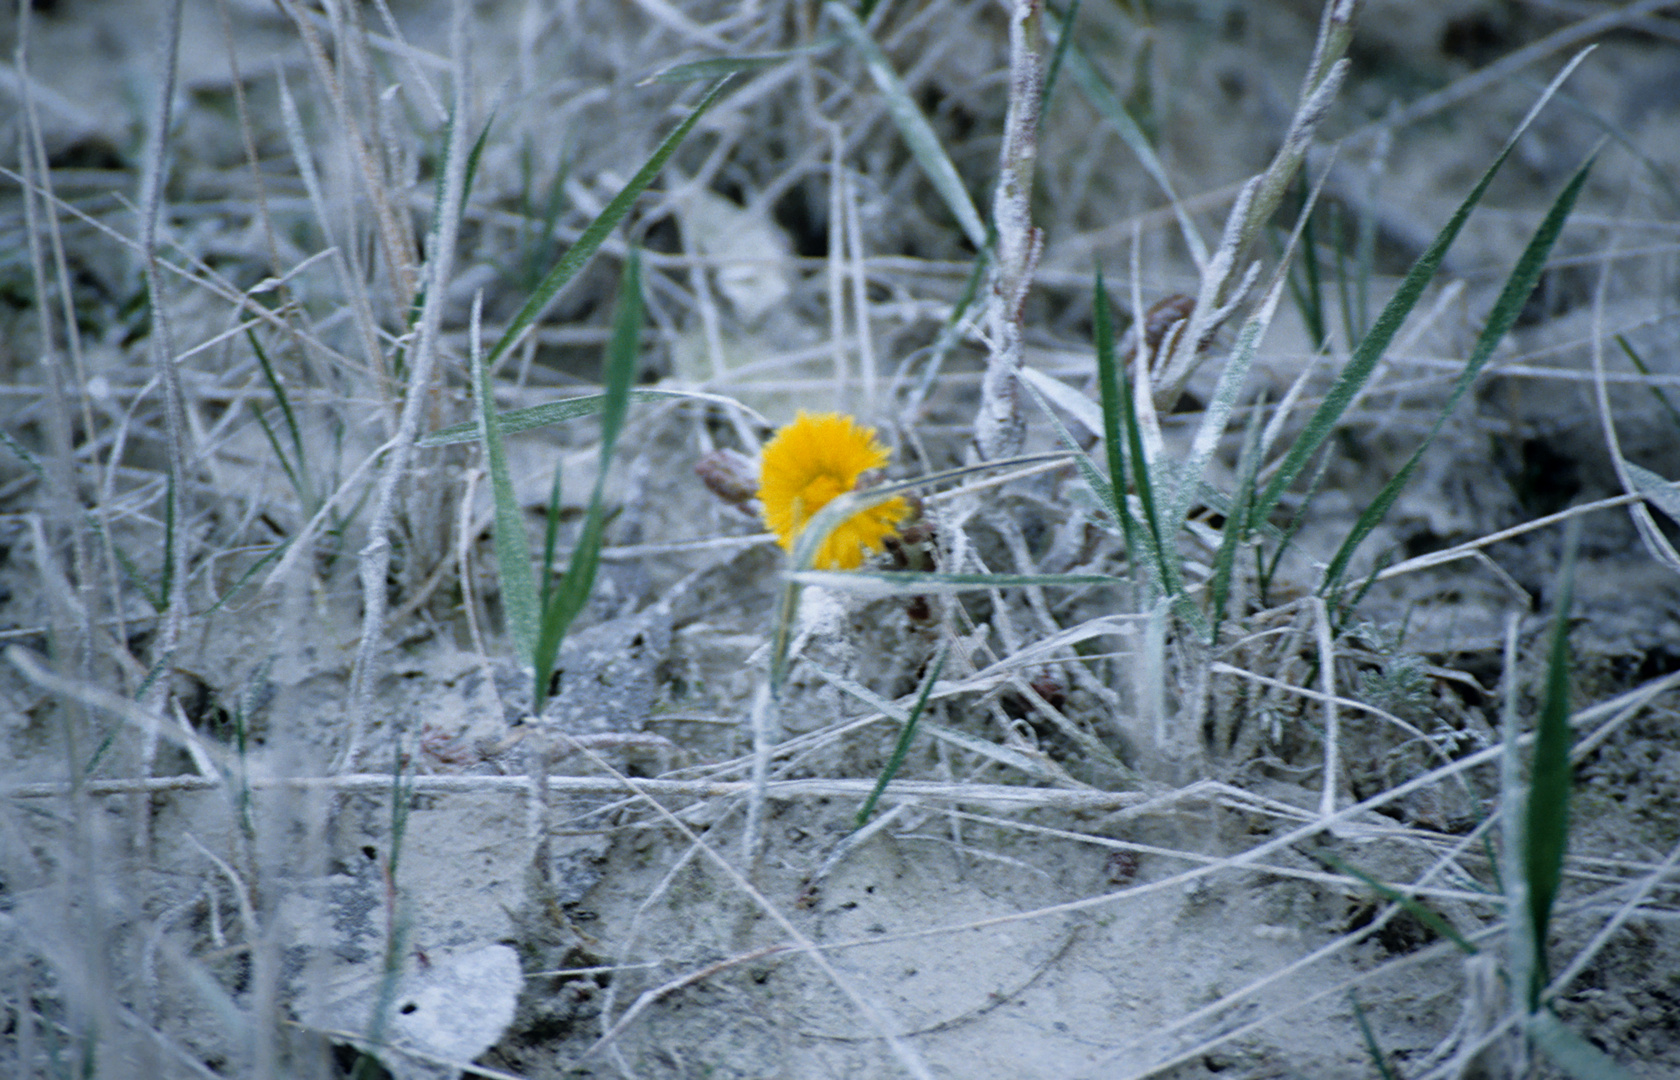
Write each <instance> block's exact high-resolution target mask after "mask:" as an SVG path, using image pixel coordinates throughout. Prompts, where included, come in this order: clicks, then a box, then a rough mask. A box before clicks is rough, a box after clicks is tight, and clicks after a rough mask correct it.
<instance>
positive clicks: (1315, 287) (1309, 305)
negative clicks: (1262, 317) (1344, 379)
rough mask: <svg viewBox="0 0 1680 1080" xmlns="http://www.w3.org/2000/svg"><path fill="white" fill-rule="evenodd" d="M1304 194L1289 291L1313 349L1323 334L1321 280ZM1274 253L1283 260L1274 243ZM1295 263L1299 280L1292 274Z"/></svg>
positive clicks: (1310, 219)
mask: <svg viewBox="0 0 1680 1080" xmlns="http://www.w3.org/2000/svg"><path fill="white" fill-rule="evenodd" d="M1306 207H1307V204H1306V197H1305V195H1304V194H1303V195H1302V198H1301V200H1300V204H1299V205H1298V206H1297V208H1296V211H1297V213H1298V214H1299V215H1300V230H1301V257H1300V259H1299V260H1298V261H1297V262H1296V263H1294V264H1293V265H1291V267H1290V274H1289V295H1290V298H1291V299H1292V300H1294V301H1295V308H1296V310H1297V311H1299V312H1300V313H1301V322H1302V323H1303V324H1304V325H1305V326H1306V328H1307V334H1308V336H1310V337H1311V338H1312V344H1313V351H1314V352H1318V351H1319V350H1321V349H1323V348H1324V340H1325V337H1326V336H1327V329H1326V320H1325V318H1324V284H1323V281H1322V276H1321V273H1320V269H1319V265H1318V246H1317V240H1316V235H1315V234H1316V230H1315V229H1314V228H1313V215H1312V214H1310V213H1308V212H1307V209H1306ZM1273 249H1274V254H1275V255H1277V256H1278V257H1279V258H1278V261H1279V262H1280V263H1281V262H1282V261H1283V259H1282V255H1283V251H1282V249H1281V247H1280V246H1278V245H1276V244H1275V243H1274V245H1273ZM1296 267H1299V274H1300V278H1304V279H1305V280H1300V279H1298V278H1297V276H1296Z"/></svg>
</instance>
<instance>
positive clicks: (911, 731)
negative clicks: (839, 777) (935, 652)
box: [857, 644, 951, 829]
mask: <svg viewBox="0 0 1680 1080" xmlns="http://www.w3.org/2000/svg"><path fill="white" fill-rule="evenodd" d="M950 653H951V647H950V645H949V644H947V645H946V646H945V647H944V648H942V649H940V650H939V656H938V657H937V658H936V659H935V660H934V662H933V667H932V668H931V669H930V670H929V671H928V674H927V680H926V681H925V682H923V683H922V692H921V693H919V694H917V695H916V704H915V705H913V706H911V707H910V715H909V716H908V717H906V718H905V721H904V728H903V730H901V731H900V732H899V733H898V742H897V744H896V745H894V746H893V752H892V757H890V758H888V759H887V767H886V768H884V769H882V770H881V777H880V779H878V780H876V781H875V790H874V791H871V792H870V793H869V798H867V799H865V800H864V802H863V807H862V808H861V809H859V810H858V813H857V828H859V829H861V828H863V827H864V826H865V825H867V824H869V815H870V814H873V813H874V812H875V804H876V803H877V802H880V801H881V792H883V791H885V790H887V785H888V784H890V783H892V778H893V777H894V776H896V775H898V770H899V767H900V766H902V765H903V764H904V759H905V757H906V756H907V755H908V754H909V753H910V743H911V742H912V741H914V739H915V738H916V724H917V723H918V722H919V721H920V720H921V719H922V713H923V712H925V711H926V710H927V703H928V694H930V693H932V692H933V684H934V683H936V682H938V681H939V673H940V672H941V671H944V670H945V658H946V657H947V656H949V655H950Z"/></svg>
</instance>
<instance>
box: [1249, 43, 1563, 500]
mask: <svg viewBox="0 0 1680 1080" xmlns="http://www.w3.org/2000/svg"><path fill="white" fill-rule="evenodd" d="M1586 55H1587V54H1586V52H1585V51H1583V52H1580V53H1577V54H1576V55H1575V57H1574V59H1572V60H1571V61H1570V62H1569V63H1568V64H1567V65H1565V67H1564V69H1563V70H1562V71H1561V72H1559V73H1558V75H1557V76H1556V78H1554V79H1553V80H1552V82H1551V83H1550V84H1549V85H1548V86H1547V88H1546V90H1545V91H1544V92H1543V93H1542V94H1541V95H1540V100H1539V101H1538V102H1536V103H1535V105H1534V107H1533V108H1532V109H1530V110H1529V113H1528V115H1527V116H1526V117H1524V118H1523V121H1522V123H1520V124H1518V125H1517V130H1516V131H1515V132H1513V133H1512V135H1511V137H1510V138H1509V139H1507V140H1506V142H1505V145H1504V146H1503V147H1502V148H1501V149H1500V151H1499V154H1498V156H1497V157H1495V158H1494V160H1493V164H1492V165H1489V166H1488V169H1487V171H1486V172H1484V173H1483V174H1482V177H1481V179H1480V180H1478V181H1477V182H1476V186H1475V187H1474V188H1473V189H1471V191H1470V194H1469V195H1468V196H1466V197H1465V199H1464V201H1463V202H1461V203H1460V204H1459V205H1458V208H1457V209H1456V210H1454V211H1453V215H1452V217H1451V218H1450V219H1449V220H1448V221H1447V224H1446V225H1445V226H1444V227H1443V228H1442V229H1441V231H1440V232H1439V233H1437V234H1436V235H1435V239H1434V240H1432V241H1431V242H1430V244H1429V247H1428V248H1427V249H1425V250H1424V253H1423V254H1422V255H1420V256H1418V259H1417V261H1416V262H1414V263H1413V264H1412V268H1411V269H1410V270H1409V271H1407V273H1406V276H1405V278H1404V279H1402V281H1401V282H1400V287H1399V288H1398V289H1396V290H1395V293H1394V295H1393V296H1392V297H1391V298H1390V299H1389V301H1388V303H1387V304H1386V305H1385V306H1384V307H1383V310H1382V313H1381V314H1379V315H1378V316H1377V321H1376V323H1375V324H1373V325H1372V327H1371V332H1370V333H1368V334H1366V335H1365V337H1364V338H1363V339H1362V340H1361V341H1360V342H1359V345H1358V347H1357V348H1355V349H1354V350H1353V355H1352V356H1350V357H1349V358H1348V362H1347V366H1346V367H1344V368H1343V369H1342V373H1341V374H1340V375H1339V376H1337V378H1336V381H1335V382H1334V383H1333V384H1331V387H1330V390H1329V392H1328V393H1326V394H1325V395H1324V400H1323V401H1322V402H1321V403H1320V404H1319V407H1318V409H1317V410H1315V411H1314V412H1313V414H1312V416H1311V417H1310V418H1309V419H1308V421H1307V426H1306V428H1305V430H1303V431H1302V432H1301V434H1300V436H1299V438H1297V439H1296V440H1295V444H1294V445H1293V446H1291V447H1290V448H1289V452H1288V453H1287V454H1286V455H1284V459H1283V462H1282V463H1281V464H1280V465H1279V466H1278V469H1277V472H1276V473H1275V474H1274V475H1273V477H1272V480H1271V483H1269V484H1267V485H1266V488H1265V490H1264V491H1263V492H1262V493H1261V495H1260V497H1259V498H1258V499H1257V500H1255V504H1254V512H1253V517H1252V519H1251V522H1250V525H1251V526H1252V524H1253V522H1257V521H1260V520H1263V519H1264V518H1266V517H1267V516H1268V515H1270V514H1271V512H1272V510H1273V509H1274V508H1276V506H1277V504H1278V502H1279V501H1280V500H1281V499H1282V498H1283V493H1284V492H1285V491H1286V490H1288V488H1289V486H1290V485H1291V484H1293V483H1294V482H1295V478H1296V477H1298V476H1299V475H1300V474H1301V471H1302V470H1303V469H1304V468H1306V464H1307V461H1308V459H1309V458H1311V457H1312V455H1313V454H1314V452H1316V451H1317V450H1318V448H1319V447H1320V446H1321V445H1323V443H1324V442H1325V440H1327V439H1328V438H1329V437H1330V433H1331V432H1332V431H1334V430H1335V428H1336V426H1337V424H1338V423H1339V422H1340V420H1341V417H1342V413H1343V412H1345V411H1346V410H1347V408H1348V406H1349V405H1351V404H1352V403H1353V399H1354V397H1355V396H1357V395H1358V393H1359V391H1360V390H1361V389H1363V388H1364V386H1365V384H1366V382H1368V381H1369V380H1370V378H1371V375H1372V373H1373V372H1374V371H1375V369H1376V366H1377V362H1378V361H1379V360H1381V359H1382V357H1383V354H1384V353H1385V352H1386V351H1387V350H1388V346H1389V345H1390V344H1391V343H1392V342H1393V340H1394V336H1395V335H1396V334H1397V333H1399V331H1400V326H1401V324H1402V323H1404V322H1405V321H1406V317H1407V316H1408V315H1410V314H1411V312H1412V308H1414V307H1416V306H1417V302H1418V300H1419V299H1420V298H1421V297H1422V296H1423V290H1424V289H1425V288H1426V287H1427V286H1428V284H1429V282H1430V280H1431V279H1433V278H1434V276H1435V272H1436V271H1437V270H1438V269H1440V266H1441V262H1442V261H1443V260H1444V259H1445V258H1446V255H1447V250H1448V249H1449V248H1451V247H1452V245H1453V241H1454V240H1456V239H1458V234H1459V232H1460V231H1461V230H1462V229H1463V228H1464V223H1465V222H1466V221H1467V220H1469V217H1470V213H1471V211H1473V210H1474V209H1475V208H1476V205H1477V204H1478V203H1480V202H1481V200H1482V196H1483V195H1484V194H1486V192H1487V189H1488V186H1489V185H1490V184H1492V183H1493V178H1494V177H1495V176H1496V175H1498V173H1499V169H1500V167H1501V166H1502V165H1504V164H1505V159H1506V158H1508V157H1510V156H1511V151H1512V150H1513V149H1515V148H1516V144H1517V140H1518V139H1519V138H1521V137H1522V134H1523V132H1525V131H1527V130H1528V126H1529V124H1531V123H1532V122H1533V120H1534V117H1535V116H1536V115H1537V114H1538V112H1539V110H1540V109H1541V108H1543V107H1544V106H1545V104H1546V102H1547V101H1549V100H1550V99H1551V97H1552V95H1553V94H1554V93H1555V92H1556V91H1557V88H1558V86H1559V85H1560V84H1561V83H1562V81H1563V80H1564V79H1566V78H1568V77H1569V75H1570V74H1571V73H1572V72H1573V71H1574V70H1575V68H1576V67H1577V66H1578V65H1579V64H1580V63H1581V61H1582V60H1583V59H1585V57H1586Z"/></svg>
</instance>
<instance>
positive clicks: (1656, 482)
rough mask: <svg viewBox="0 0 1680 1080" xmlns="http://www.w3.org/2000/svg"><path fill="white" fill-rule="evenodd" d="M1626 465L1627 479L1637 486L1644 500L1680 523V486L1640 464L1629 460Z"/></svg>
mask: <svg viewBox="0 0 1680 1080" xmlns="http://www.w3.org/2000/svg"><path fill="white" fill-rule="evenodd" d="M1626 465H1627V471H1628V479H1629V480H1632V481H1633V482H1634V485H1635V486H1637V487H1638V488H1639V493H1640V494H1641V495H1643V496H1645V501H1646V502H1648V503H1650V504H1651V505H1652V506H1654V507H1656V508H1657V509H1658V510H1661V511H1662V512H1663V513H1664V514H1666V515H1668V518H1669V520H1671V521H1673V522H1675V523H1676V524H1680V486H1676V485H1675V483H1674V482H1673V481H1670V480H1665V479H1663V478H1662V477H1661V476H1659V475H1658V474H1656V473H1654V472H1652V471H1651V470H1650V469H1647V468H1645V467H1644V466H1642V465H1635V464H1634V463H1633V462H1631V461H1629V462H1627V463H1626Z"/></svg>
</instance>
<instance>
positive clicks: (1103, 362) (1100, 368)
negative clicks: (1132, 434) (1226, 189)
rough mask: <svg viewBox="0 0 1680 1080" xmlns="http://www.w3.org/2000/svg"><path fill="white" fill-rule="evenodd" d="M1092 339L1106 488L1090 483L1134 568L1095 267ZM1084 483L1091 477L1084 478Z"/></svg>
mask: <svg viewBox="0 0 1680 1080" xmlns="http://www.w3.org/2000/svg"><path fill="white" fill-rule="evenodd" d="M1091 316H1092V322H1093V326H1092V335H1093V336H1094V337H1095V338H1096V346H1097V381H1098V385H1099V387H1100V392H1101V394H1102V416H1103V448H1104V449H1105V450H1106V451H1107V453H1108V476H1109V480H1108V483H1107V484H1098V483H1092V487H1093V488H1094V489H1095V490H1096V492H1097V497H1098V498H1099V499H1102V500H1103V502H1105V503H1107V504H1108V511H1109V513H1111V514H1113V515H1114V520H1115V521H1117V522H1119V524H1120V528H1121V531H1122V535H1124V537H1125V539H1126V558H1127V560H1128V561H1130V562H1131V563H1132V565H1133V566H1136V565H1137V559H1138V552H1139V550H1140V549H1139V546H1138V539H1139V537H1138V528H1137V525H1136V523H1135V522H1133V521H1132V509H1131V507H1130V506H1129V505H1127V503H1126V494H1125V493H1126V449H1125V443H1123V442H1121V441H1120V408H1119V399H1120V387H1119V385H1118V383H1117V382H1116V380H1115V375H1114V370H1115V367H1116V364H1117V360H1116V358H1115V355H1114V323H1113V321H1112V316H1111V315H1110V313H1109V310H1108V290H1107V289H1105V288H1104V287H1103V273H1102V267H1100V266H1099V267H1097V279H1096V288H1095V293H1094V295H1093V297H1092V311H1091ZM1093 471H1094V470H1093ZM1086 479H1087V481H1089V480H1091V477H1090V476H1089V475H1087V477H1086Z"/></svg>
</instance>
